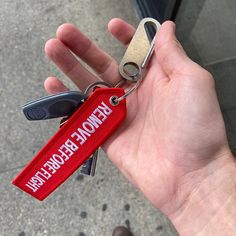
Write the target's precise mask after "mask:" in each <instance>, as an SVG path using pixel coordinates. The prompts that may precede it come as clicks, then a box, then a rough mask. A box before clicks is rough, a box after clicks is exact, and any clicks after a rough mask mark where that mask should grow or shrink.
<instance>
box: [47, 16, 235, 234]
mask: <svg viewBox="0 0 236 236" xmlns="http://www.w3.org/2000/svg"><path fill="white" fill-rule="evenodd" d="M108 30H109V31H110V32H111V34H112V35H113V36H114V37H115V38H117V39H118V40H119V41H120V42H121V43H122V44H124V45H125V46H128V44H129V42H130V40H131V38H132V36H133V34H134V32H135V30H134V28H133V27H132V26H131V25H129V24H128V23H126V22H124V21H123V20H121V19H113V20H111V21H110V22H109V24H108ZM45 52H46V54H47V56H48V57H49V58H50V59H51V60H52V61H53V62H54V63H55V64H56V65H57V66H58V68H59V69H60V70H62V71H63V72H64V73H65V74H66V75H67V76H68V77H69V78H70V79H71V80H72V81H73V82H74V83H75V84H76V85H77V86H78V88H79V89H81V90H84V89H85V88H86V87H87V86H88V85H89V84H90V83H92V82H94V81H96V80H97V77H96V76H94V75H93V74H91V73H90V72H88V71H87V70H86V69H85V68H84V67H83V66H82V65H81V63H80V62H79V61H78V60H77V58H76V57H75V56H74V55H76V56H77V57H79V58H80V59H81V60H83V61H84V62H85V63H86V64H88V65H89V66H90V67H91V68H92V69H93V70H94V71H95V72H96V73H97V75H98V76H99V77H100V79H102V80H104V81H106V82H109V83H111V84H116V83H117V82H118V81H120V79H121V78H120V75H119V72H118V64H117V62H116V61H115V60H114V59H113V58H112V57H111V56H109V55H108V54H106V53H105V52H103V51H102V50H101V49H99V48H98V47H97V46H96V45H95V44H94V43H93V42H91V41H90V40H89V39H88V38H87V37H86V36H85V35H84V34H83V33H82V32H80V31H79V29H78V28H76V27H75V26H74V25H72V24H63V25H61V26H60V27H59V28H58V30H57V33H56V38H54V39H50V40H49V41H48V42H47V43H46V45H45ZM72 53H73V54H72ZM147 69H148V70H147V73H146V76H145V78H144V80H143V82H142V84H141V85H140V87H139V88H138V89H137V90H136V91H135V92H133V93H132V94H131V95H130V96H129V97H128V98H127V112H128V115H127V119H126V121H125V122H124V123H123V124H122V125H121V127H120V128H119V129H118V130H117V131H116V132H115V133H114V134H113V135H112V137H111V138H109V139H108V140H107V141H106V143H105V144H104V145H103V148H104V150H105V152H106V153H107V155H108V157H109V158H110V160H111V161H112V162H113V163H114V164H115V165H116V166H117V167H118V168H119V169H120V171H121V172H122V173H123V174H124V175H125V176H126V177H127V178H128V179H129V180H130V181H131V182H132V183H133V184H134V185H135V186H136V187H138V188H139V189H140V190H141V191H142V192H143V194H144V195H145V196H146V197H147V198H148V199H149V200H150V201H151V202H152V203H153V205H154V206H155V207H157V208H159V209H160V210H161V211H162V212H163V213H164V214H166V215H167V216H168V217H169V219H170V220H171V221H172V223H173V224H174V225H175V227H176V229H177V230H178V232H179V233H180V235H210V234H212V235H235V233H236V228H235V227H236V224H235V223H236V222H235V216H236V210H235V201H236V198H235V184H236V174H235V173H236V167H235V161H234V158H233V155H232V153H231V151H230V149H229V146H228V142H227V138H226V132H225V126H224V121H223V118H222V114H221V111H220V107H219V103H218V100H217V96H216V91H215V83H214V79H213V78H212V76H211V74H210V73H209V72H207V71H206V70H205V69H203V68H202V67H200V66H199V65H197V64H196V63H194V62H193V61H191V60H190V59H189V58H188V56H187V55H186V53H185V52H184V50H183V48H182V47H181V45H180V43H179V42H178V41H177V39H176V37H175V25H174V23H173V22H170V21H167V22H165V23H164V24H163V25H162V26H161V28H160V31H159V32H158V35H157V39H156V42H155V52H154V55H153V57H152V59H151V61H150V63H149V66H148V68H147ZM111 75H112V76H111ZM44 85H45V89H46V91H47V92H49V93H57V92H62V91H66V90H68V89H67V88H66V86H65V85H64V84H63V83H62V82H60V81H59V80H58V79H57V78H55V77H49V78H47V79H46V81H45V84H44ZM196 219H197V220H196ZM222 219H224V220H223V223H224V224H223V227H224V228H223V227H222V226H220V225H219V224H217V222H219V220H220V221H221V222H222ZM222 232H224V233H223V234H222Z"/></svg>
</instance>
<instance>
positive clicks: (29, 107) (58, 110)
mask: <svg viewBox="0 0 236 236" xmlns="http://www.w3.org/2000/svg"><path fill="white" fill-rule="evenodd" d="M85 98H86V95H85V94H83V93H82V92H77V91H68V92H63V93H58V94H54V95H50V96H46V97H43V98H40V99H37V100H35V101H32V102H28V103H26V104H25V105H24V106H23V107H22V111H23V113H24V115H25V116H26V118H27V119H28V120H46V119H52V118H58V117H64V116H69V115H71V114H73V113H74V111H75V110H76V109H77V108H78V107H79V106H80V105H81V104H82V102H83V100H84V99H85Z"/></svg>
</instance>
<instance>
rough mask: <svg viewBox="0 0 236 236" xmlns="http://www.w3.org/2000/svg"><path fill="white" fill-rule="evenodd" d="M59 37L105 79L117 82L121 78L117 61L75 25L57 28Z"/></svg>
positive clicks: (109, 81) (113, 82)
mask: <svg viewBox="0 0 236 236" xmlns="http://www.w3.org/2000/svg"><path fill="white" fill-rule="evenodd" d="M57 38H58V39H59V40H60V41H61V42H62V43H63V44H65V45H66V46H67V47H68V48H69V49H70V50H71V51H72V52H73V53H74V54H75V55H77V56H78V57H80V58H81V59H82V60H83V61H84V62H85V63H87V64H88V65H89V66H90V67H91V68H92V69H93V70H94V71H95V72H96V73H97V74H98V75H99V76H100V77H101V78H102V79H103V80H104V81H106V82H108V83H111V84H116V83H117V82H119V81H120V80H121V77H120V75H119V73H118V65H117V62H116V61H115V60H114V59H113V58H112V57H111V56H109V55H108V54H107V53H105V52H103V51H102V50H101V49H100V48H98V47H97V46H96V45H95V44H94V43H93V42H92V41H91V40H90V39H89V38H88V37H87V36H85V35H84V34H83V33H82V32H81V31H80V30H79V29H77V28H76V27H75V26H74V25H72V24H63V25H61V26H60V27H59V28H58V30H57Z"/></svg>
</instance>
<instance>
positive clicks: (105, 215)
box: [0, 0, 177, 236]
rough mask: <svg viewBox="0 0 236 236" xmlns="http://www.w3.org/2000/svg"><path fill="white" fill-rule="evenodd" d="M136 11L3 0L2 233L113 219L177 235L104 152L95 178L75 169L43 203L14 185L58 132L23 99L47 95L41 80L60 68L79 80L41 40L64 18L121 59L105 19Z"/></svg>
mask: <svg viewBox="0 0 236 236" xmlns="http://www.w3.org/2000/svg"><path fill="white" fill-rule="evenodd" d="M113 17H121V18H124V19H125V20H126V21H128V22H130V23H131V24H133V25H135V26H136V25H137V23H138V18H137V17H136V15H135V12H134V8H133V6H132V5H131V3H130V1H127V0H121V1H115V0H102V1H101V0H100V1H99V0H86V1H82V0H69V1H67V3H66V4H65V1H62V0H52V1H46V0H41V1H30V0H24V1H23V0H18V1H10V0H1V2H0V82H1V86H0V99H1V103H0V107H1V113H0V118H1V125H0V156H1V158H0V183H1V184H0V192H1V198H0V212H1V214H0V235H1V236H2V235H7V236H14V235H19V236H25V235H26V236H27V235H30V236H31V235H38V236H41V235H59V236H60V235H61V236H63V235H77V236H85V235H87V236H90V235H91V236H92V235H96V236H97V235H99V236H100V235H107V236H109V235H111V233H112V230H113V228H114V227H115V226H118V225H126V226H127V227H130V228H131V229H132V231H133V232H134V235H135V236H141V235H142V236H143V235H144V236H145V235H148V236H151V235H165V236H171V235H172V236H173V235H177V234H176V233H175V230H174V229H173V228H172V227H171V226H170V223H169V222H168V220H167V219H165V217H164V216H162V214H161V213H160V212H159V211H158V210H156V209H155V208H153V207H152V206H151V204H150V203H149V202H148V201H147V200H145V198H144V197H143V196H142V194H140V193H139V192H138V191H137V190H136V189H135V188H134V187H133V186H131V184H129V183H128V182H127V181H126V180H125V179H124V177H122V176H121V174H120V173H119V172H118V170H117V169H116V168H115V167H114V166H113V165H112V164H111V163H110V161H109V160H108V159H107V158H106V157H105V155H104V154H101V155H100V158H99V160H98V167H97V175H96V176H95V177H94V178H90V177H84V176H81V175H79V174H78V172H77V173H75V174H74V175H73V176H72V177H71V178H70V179H69V180H68V181H67V182H66V183H65V184H63V186H61V187H60V188H59V190H58V191H56V192H55V193H54V194H53V195H51V196H50V197H49V198H48V199H47V200H46V201H44V202H38V201H36V200H34V199H32V198H31V197H29V196H28V195H26V194H25V193H23V192H21V191H20V190H18V189H17V188H15V187H13V186H12V185H11V180H12V178H13V177H15V176H16V175H17V173H19V171H20V170H21V169H22V167H23V166H24V165H25V164H26V163H27V162H28V161H29V160H30V159H31V158H32V156H33V155H34V154H35V153H36V152H37V151H38V150H39V149H40V148H41V147H42V145H43V144H44V143H45V142H46V141H47V140H48V139H49V138H50V137H51V136H52V135H53V134H54V133H55V131H56V130H57V128H58V122H59V121H58V122H57V121H55V120H53V121H43V122H27V121H26V119H25V118H24V117H23V115H22V113H21V109H20V107H21V105H22V104H24V103H25V102H26V101H28V100H32V99H35V98H38V97H41V96H43V95H46V93H45V91H44V90H43V81H44V79H45V78H46V77H47V76H48V75H56V76H58V77H59V78H62V79H63V80H64V81H66V83H67V85H68V86H69V87H70V88H72V89H75V87H74V85H73V84H71V83H69V82H68V80H66V78H65V77H64V76H63V75H62V74H61V73H60V72H59V71H58V70H57V69H56V68H55V66H54V65H53V64H52V63H51V62H49V60H48V59H47V58H46V57H45V55H44V44H45V42H46V40H47V39H49V38H51V37H54V35H55V31H56V29H57V27H58V26H59V25H60V24H62V23H65V22H72V23H74V24H76V25H77V26H78V27H80V29H81V30H82V31H84V32H85V33H86V34H87V35H88V36H89V37H90V38H91V39H93V40H95V41H96V43H97V44H98V45H99V46H101V47H102V48H103V49H104V50H105V51H107V52H108V53H110V54H111V55H112V56H114V57H115V58H116V59H117V60H120V59H121V57H122V55H123V52H124V47H123V46H122V45H120V44H119V43H118V42H117V41H116V40H115V39H113V38H112V36H110V35H109V34H108V32H107V23H108V21H109V20H110V19H111V18H113Z"/></svg>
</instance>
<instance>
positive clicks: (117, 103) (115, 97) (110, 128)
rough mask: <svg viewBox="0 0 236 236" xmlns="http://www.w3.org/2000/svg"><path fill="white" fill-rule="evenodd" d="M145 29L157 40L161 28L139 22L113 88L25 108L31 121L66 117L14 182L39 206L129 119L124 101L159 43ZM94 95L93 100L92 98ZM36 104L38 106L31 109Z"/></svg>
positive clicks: (54, 98)
mask: <svg viewBox="0 0 236 236" xmlns="http://www.w3.org/2000/svg"><path fill="white" fill-rule="evenodd" d="M146 24H147V25H148V24H151V25H152V26H154V28H155V29H156V34H157V32H158V30H159V28H160V24H159V23H158V21H156V20H155V19H152V18H144V19H143V20H142V21H141V22H140V24H139V26H138V28H137V30H136V32H135V35H134V37H133V39H132V40H131V42H130V44H129V47H128V48H127V50H126V52H125V55H124V57H123V59H122V61H121V63H120V65H119V72H120V74H121V77H122V78H123V79H122V80H121V81H120V82H119V83H118V84H117V85H116V86H115V87H111V86H110V85H108V84H107V83H105V82H96V83H93V84H91V85H90V86H89V87H88V88H87V90H86V92H85V93H84V94H83V93H80V92H72V93H71V92H66V93H61V94H57V95H52V96H49V97H46V98H43V99H40V100H36V102H33V103H28V104H26V105H25V106H24V107H23V112H24V114H25V115H26V117H27V118H28V119H31V120H40V119H50V118H55V117H61V116H68V117H66V118H65V119H64V122H63V124H62V125H61V128H60V129H59V130H58V131H57V133H56V134H55V135H54V136H53V137H52V138H51V139H50V140H49V142H48V143H47V144H46V145H45V146H44V147H43V148H42V149H41V150H40V151H39V152H38V153H37V154H36V156H35V157H34V158H33V159H32V160H31V162H30V163H29V164H28V165H27V166H26V167H25V168H24V169H23V170H22V171H21V173H20V174H19V175H18V176H17V177H16V178H15V179H14V180H13V184H14V185H16V186H17V187H19V188H20V189H22V190H23V191H25V192H27V193H28V194H30V195H32V196H33V197H35V198H37V199H39V200H43V199H45V198H46V197H47V196H48V195H49V194H50V193H51V192H53V191H54V190H55V189H56V188H57V187H58V186H59V185H60V184H62V183H63V182H64V181H65V180H66V179H67V178H68V177H69V176H70V175H72V174H73V173H74V172H75V171H76V170H77V169H78V168H79V167H81V166H82V165H83V164H84V163H85V162H86V161H87V162H86V163H88V161H89V160H90V159H89V158H90V157H91V155H93V153H95V155H96V153H97V149H98V148H99V147H100V146H102V144H103V143H104V142H105V141H106V140H107V139H108V138H109V137H110V136H111V135H112V134H113V133H114V132H115V131H116V130H117V128H118V127H119V126H120V125H121V124H122V122H123V121H124V120H125V118H126V98H127V96H128V95H129V94H131V93H132V92H133V91H134V90H135V89H137V88H138V86H139V85H140V83H141V82H142V80H143V78H144V76H145V68H146V66H147V64H148V62H149V59H150V57H151V55H152V53H153V49H154V42H155V37H154V38H153V39H152V41H151V43H150V42H149V39H148V34H147V32H146V29H145V26H146ZM126 83H135V84H134V85H133V86H132V87H131V88H130V89H129V90H128V91H125V90H124V89H123V88H121V87H120V86H122V85H123V84H126ZM100 85H103V86H105V88H104V87H103V88H101V87H100ZM90 91H92V92H91V95H88V94H89V93H90ZM70 93H71V94H70ZM35 103H36V104H37V103H38V104H40V106H39V107H38V108H37V106H35V107H33V106H32V104H35ZM55 104H56V105H55ZM58 104H59V105H58ZM90 164H91V163H90ZM90 164H89V165H90ZM90 166H91V165H90ZM84 168H86V166H84ZM93 168H95V165H94V166H93Z"/></svg>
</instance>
